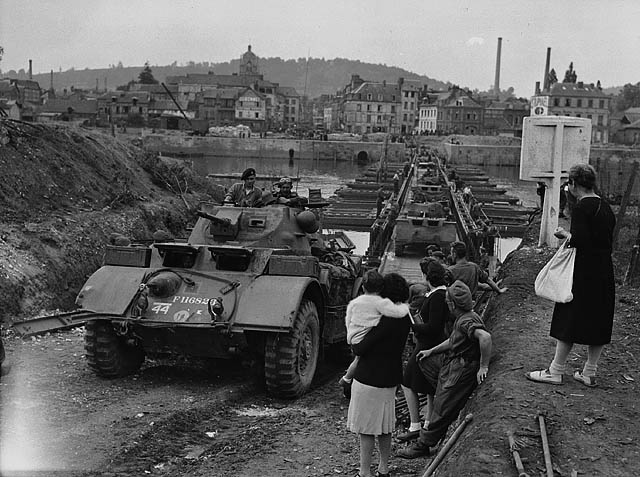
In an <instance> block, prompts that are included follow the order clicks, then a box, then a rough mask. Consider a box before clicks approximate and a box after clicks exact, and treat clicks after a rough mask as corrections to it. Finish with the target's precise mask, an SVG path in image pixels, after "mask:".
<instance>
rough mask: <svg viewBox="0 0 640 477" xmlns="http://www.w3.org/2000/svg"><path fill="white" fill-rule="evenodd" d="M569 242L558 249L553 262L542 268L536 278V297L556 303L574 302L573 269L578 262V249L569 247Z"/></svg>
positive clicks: (565, 242) (552, 258) (552, 259)
mask: <svg viewBox="0 0 640 477" xmlns="http://www.w3.org/2000/svg"><path fill="white" fill-rule="evenodd" d="M567 242H569V240H565V241H564V243H563V244H562V245H561V246H560V248H558V251H557V252H556V253H555V254H554V255H553V257H551V260H549V261H548V262H547V264H546V265H545V266H544V267H542V270H540V273H538V276H537V277H536V281H535V285H534V286H535V291H536V295H538V296H541V297H542V298H546V299H547V300H551V301H555V302H556V303H569V302H570V301H571V300H573V293H572V292H571V289H572V288H573V267H574V264H575V261H576V249H575V248H569V247H567Z"/></svg>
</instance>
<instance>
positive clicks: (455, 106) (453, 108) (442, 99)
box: [419, 86, 484, 135]
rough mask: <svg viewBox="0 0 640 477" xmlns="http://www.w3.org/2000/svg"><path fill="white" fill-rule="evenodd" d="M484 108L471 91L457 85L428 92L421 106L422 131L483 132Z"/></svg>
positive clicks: (468, 133)
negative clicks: (445, 90)
mask: <svg viewBox="0 0 640 477" xmlns="http://www.w3.org/2000/svg"><path fill="white" fill-rule="evenodd" d="M483 118H484V108H483V106H482V104H480V103H478V102H477V101H475V100H474V99H473V98H472V97H471V93H469V92H468V91H465V90H463V89H461V88H459V87H457V86H453V87H451V88H450V89H449V90H448V91H447V92H442V91H439V92H434V93H433V94H427V96H426V98H425V100H424V102H423V103H422V105H421V106H420V120H421V124H422V125H421V126H419V127H420V132H424V131H428V132H431V133H439V134H467V135H473V134H481V133H482V124H483Z"/></svg>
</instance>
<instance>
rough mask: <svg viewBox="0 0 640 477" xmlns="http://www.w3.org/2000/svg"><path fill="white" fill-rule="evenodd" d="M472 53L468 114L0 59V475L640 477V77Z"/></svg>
mask: <svg viewBox="0 0 640 477" xmlns="http://www.w3.org/2000/svg"><path fill="white" fill-rule="evenodd" d="M98 3H100V2H98ZM292 8H293V6H292ZM581 8H582V7H581ZM584 8H588V7H587V6H586V5H585V6H584ZM184 27H185V26H184V25H183V26H182V29H184ZM3 28H4V27H3ZM176 38H178V39H177V40H176V42H177V43H179V38H181V37H176ZM254 38H255V37H254ZM105 41H106V40H105ZM477 41H479V40H477ZM492 41H495V49H493V46H492V47H491V48H492V53H491V61H488V62H486V63H487V64H486V65H485V67H484V69H485V70H486V69H489V70H491V71H492V73H491V76H492V77H494V78H495V79H494V82H493V85H492V86H491V87H490V88H488V90H486V91H480V90H478V89H470V88H469V87H466V86H462V85H458V84H453V83H451V82H448V81H446V80H443V81H441V80H436V79H432V78H430V77H427V76H425V75H419V74H417V73H412V72H411V71H410V67H409V66H406V68H407V69H402V68H399V67H391V66H389V67H388V66H387V65H386V64H385V65H382V64H378V65H375V64H373V63H365V62H361V61H351V60H346V59H339V58H336V59H335V60H325V59H324V58H323V59H322V60H320V59H314V58H310V57H307V58H304V59H299V60H297V61H296V60H281V59H280V58H269V57H266V56H264V57H261V56H260V54H261V53H260V50H261V48H265V49H266V48H267V47H268V48H270V49H271V48H273V44H271V45H269V46H267V45H264V46H262V45H261V44H260V42H257V41H253V44H251V45H247V44H246V43H247V42H243V43H242V44H240V43H238V44H237V51H238V53H239V54H238V55H236V57H235V58H232V59H231V60H229V61H227V62H226V63H215V64H214V63H209V62H206V64H205V63H194V62H190V63H189V64H186V65H184V66H178V65H177V64H175V63H174V64H173V65H170V66H159V65H152V64H151V63H150V62H149V61H147V62H146V63H145V62H144V61H141V62H140V63H139V64H138V65H140V64H143V66H135V67H125V66H123V65H122V63H120V64H119V65H117V66H116V65H111V66H110V67H109V68H103V69H89V68H87V69H85V70H81V69H78V70H73V68H72V69H71V70H68V71H62V68H60V70H59V71H54V70H53V69H51V70H49V68H48V67H47V69H46V71H45V70H43V68H42V67H41V66H40V65H38V64H37V61H38V60H32V59H29V58H30V57H31V56H30V57H26V58H24V65H25V69H19V71H15V70H6V69H4V68H7V67H8V65H7V64H5V63H3V62H2V61H3V60H6V59H8V58H9V55H10V50H11V47H10V45H12V44H13V43H10V42H8V41H6V40H5V38H4V37H2V36H0V43H4V44H3V46H0V66H1V67H3V69H2V70H0V173H1V175H2V177H3V181H2V184H1V185H0V204H1V207H0V272H1V274H2V279H1V280H0V304H1V306H0V325H1V328H0V329H1V334H0V369H1V373H0V375H1V378H0V475H2V476H4V477H14V476H15V477H26V476H38V477H40V476H42V477H44V476H61V477H62V476H65V477H66V476H71V477H89V476H105V477H106V476H109V477H116V476H118V477H119V476H144V475H151V476H171V477H173V476H221V477H235V476H255V475H261V476H273V477H280V476H290V477H302V476H305V477H306V476H309V477H310V476H336V475H346V476H351V477H353V476H360V477H372V476H389V475H391V476H394V477H396V476H432V475H433V476H452V477H453V476H455V477H458V476H480V475H491V476H498V475H501V476H514V477H515V476H519V477H521V476H541V475H543V476H547V477H550V476H554V475H555V476H565V477H569V476H572V477H573V476H633V475H638V472H639V471H638V468H640V445H639V444H640V428H639V427H638V422H639V419H640V414H639V413H640V408H639V407H638V402H637V396H638V392H639V391H640V389H639V387H638V386H639V384H638V383H639V382H640V367H639V363H638V360H639V359H640V333H639V331H638V330H639V329H640V264H639V255H640V217H639V213H638V207H639V206H640V202H639V200H638V199H639V197H640V196H639V193H640V178H639V177H638V169H639V164H640V82H636V84H632V83H629V84H626V85H614V84H603V82H602V81H600V78H599V75H600V74H601V72H600V71H597V70H594V71H589V69H588V67H586V66H584V65H582V64H580V63H579V61H578V60H576V61H575V62H574V61H569V62H567V64H557V62H554V60H553V56H552V49H553V50H554V52H555V46H554V45H551V47H547V46H546V45H542V46H539V44H538V45H534V46H532V47H531V48H530V49H529V51H528V53H527V54H528V58H529V61H530V62H535V63H538V64H539V67H537V68H538V70H539V72H540V77H539V78H534V79H533V80H532V81H531V84H530V85H529V86H530V89H529V91H528V92H527V97H517V96H516V94H515V91H514V88H512V87H509V88H508V89H502V86H503V85H502V83H501V81H502V82H504V81H505V80H507V79H506V78H505V73H504V71H505V70H506V68H508V62H511V61H513V58H514V57H513V56H512V53H511V52H509V51H508V50H509V48H511V47H512V45H513V44H514V43H513V41H512V39H509V38H507V37H506V35H505V36H504V37H494V38H493V40H492ZM416 47H417V46H416ZM573 47H575V48H578V45H573ZM245 48H246V50H245ZM243 50H244V52H243V53H241V52H242V51H243ZM36 54H37V52H36V51H34V52H33V55H34V56H35V55H36ZM61 54H62V53H61ZM185 54H186V53H185ZM460 55H461V56H462V53H461V54H460ZM494 55H495V56H494ZM3 56H4V58H3ZM576 56H577V55H576ZM580 58H582V57H580ZM494 59H495V62H494ZM449 61H451V62H454V61H456V58H455V57H452V58H450V60H449ZM402 64H404V65H408V64H409V61H405V60H403V63H402ZM27 65H28V66H27ZM471 69H472V68H469V70H470V71H471ZM36 71H41V72H39V73H36ZM399 72H400V73H399ZM470 74H471V73H470ZM430 75H433V76H437V77H442V76H444V75H443V74H441V73H439V72H438V71H432V72H430ZM636 80H637V81H640V78H636ZM465 81H466V80H465ZM507 81H508V80H507Z"/></svg>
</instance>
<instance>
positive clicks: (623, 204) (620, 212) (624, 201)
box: [611, 160, 638, 250]
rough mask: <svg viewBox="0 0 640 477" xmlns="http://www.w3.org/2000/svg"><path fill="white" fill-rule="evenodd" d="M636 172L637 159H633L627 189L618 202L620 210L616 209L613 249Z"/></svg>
mask: <svg viewBox="0 0 640 477" xmlns="http://www.w3.org/2000/svg"><path fill="white" fill-rule="evenodd" d="M637 173H638V161H637V160H634V161H633V166H631V174H630V175H629V182H627V190H626V191H625V192H624V196H623V197H622V202H621V203H620V210H618V217H617V218H616V226H615V227H614V229H613V240H612V244H611V245H612V248H613V249H614V250H615V248H616V242H617V241H618V234H619V233H620V226H621V224H622V220H623V219H624V215H625V213H626V211H627V205H628V204H629V198H630V197H631V192H632V191H633V185H634V183H635V181H636V174H637Z"/></svg>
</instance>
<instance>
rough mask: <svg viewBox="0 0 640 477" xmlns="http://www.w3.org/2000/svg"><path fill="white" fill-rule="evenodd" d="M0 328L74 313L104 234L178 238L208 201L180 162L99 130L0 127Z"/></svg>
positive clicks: (9, 124) (205, 189)
mask: <svg viewBox="0 0 640 477" xmlns="http://www.w3.org/2000/svg"><path fill="white" fill-rule="evenodd" d="M0 177H2V181H0V277H2V280H0V322H3V321H4V322H6V321H7V320H15V319H21V318H23V317H25V316H32V315H34V314H38V313H41V312H47V311H50V310H55V309H61V310H69V309H72V308H74V299H75V295H76V293H77V291H78V290H79V288H80V287H81V286H82V284H83V283H84V281H85V279H86V278H87V276H88V275H89V274H90V273H92V272H93V271H94V270H96V269H97V268H98V267H99V266H100V265H101V261H102V255H103V252H104V245H105V244H106V243H107V242H108V238H109V235H110V234H111V233H114V232H117V233H121V234H123V235H126V236H128V237H130V238H132V239H150V238H151V236H152V234H153V232H154V231H155V230H158V229H163V230H166V231H169V232H170V233H172V234H174V235H175V236H184V235H185V227H186V226H187V225H188V223H189V222H190V221H191V220H192V219H193V214H192V211H191V210H189V209H192V208H193V207H194V206H196V205H197V204H198V202H199V201H200V200H206V199H207V198H210V197H211V196H210V195H208V194H207V192H209V193H212V194H215V193H216V192H215V191H214V190H209V189H208V185H207V184H206V182H204V181H203V180H202V179H199V178H197V177H195V176H193V175H191V174H190V171H189V170H188V169H185V168H184V167H183V166H182V165H181V164H166V163H163V162H160V161H159V160H158V159H157V157H156V156H155V155H150V154H147V153H145V152H144V151H142V150H141V149H139V148H137V147H135V146H133V145H131V144H129V143H124V142H121V141H118V140H116V139H115V138H112V137H110V136H108V135H106V134H102V133H100V132H96V131H89V130H84V129H82V128H72V127H65V126H59V125H58V126H48V125H42V124H31V123H24V122H18V121H11V120H1V121H0Z"/></svg>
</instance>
